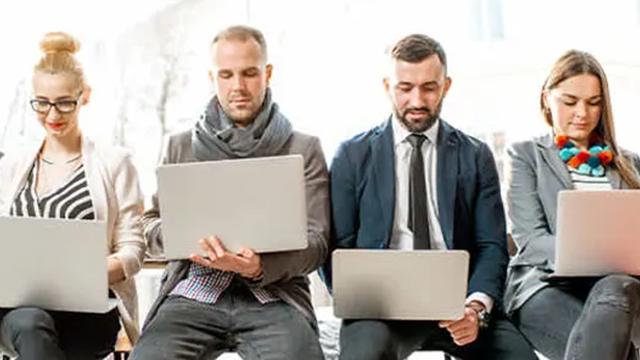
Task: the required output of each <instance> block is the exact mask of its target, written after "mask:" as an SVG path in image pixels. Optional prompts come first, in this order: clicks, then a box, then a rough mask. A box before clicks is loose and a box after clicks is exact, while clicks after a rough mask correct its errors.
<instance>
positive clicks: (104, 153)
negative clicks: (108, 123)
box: [83, 138, 135, 175]
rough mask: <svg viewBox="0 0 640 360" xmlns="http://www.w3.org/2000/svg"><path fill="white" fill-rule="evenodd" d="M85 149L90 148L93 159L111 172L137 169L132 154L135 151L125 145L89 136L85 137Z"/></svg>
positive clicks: (115, 173) (114, 173) (116, 172)
mask: <svg viewBox="0 0 640 360" xmlns="http://www.w3.org/2000/svg"><path fill="white" fill-rule="evenodd" d="M83 141H85V142H86V144H85V145H84V148H85V149H90V154H89V155H88V156H92V159H91V161H99V162H100V163H102V165H103V166H104V167H106V168H107V169H108V171H109V173H110V174H113V175H117V174H119V173H122V172H126V173H128V172H132V171H135V167H134V165H133V161H132V156H133V153H132V151H131V150H130V149H128V148H125V147H123V146H118V145H112V144H108V143H104V142H98V141H94V140H92V139H89V138H85V139H84V140H83Z"/></svg>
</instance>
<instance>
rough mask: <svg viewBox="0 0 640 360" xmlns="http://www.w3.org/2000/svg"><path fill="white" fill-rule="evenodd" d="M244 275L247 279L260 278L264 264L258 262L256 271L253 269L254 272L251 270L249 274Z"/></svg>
mask: <svg viewBox="0 0 640 360" xmlns="http://www.w3.org/2000/svg"><path fill="white" fill-rule="evenodd" d="M243 276H244V277H246V278H247V279H251V280H255V279H257V278H259V277H260V276H262V264H258V266H257V267H256V270H255V271H253V272H251V273H249V274H246V275H243Z"/></svg>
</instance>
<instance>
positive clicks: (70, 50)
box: [34, 32, 86, 89]
mask: <svg viewBox="0 0 640 360" xmlns="http://www.w3.org/2000/svg"><path fill="white" fill-rule="evenodd" d="M40 50H42V52H43V54H42V57H41V58H40V61H39V62H38V63H37V64H36V66H35V68H34V71H36V72H38V71H40V72H44V73H47V74H62V73H67V74H71V75H72V76H73V77H74V81H75V85H76V86H77V87H78V88H79V89H82V88H84V87H85V85H86V82H85V76H84V71H83V70H82V66H81V65H80V62H79V61H78V59H76V57H75V55H74V54H75V53H76V52H78V50H80V42H79V41H78V39H76V38H75V37H73V36H71V35H69V34H67V33H64V32H50V33H47V34H46V35H45V36H44V38H43V39H42V40H41V41H40Z"/></svg>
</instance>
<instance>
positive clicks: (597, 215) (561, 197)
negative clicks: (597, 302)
mask: <svg viewBox="0 0 640 360" xmlns="http://www.w3.org/2000/svg"><path fill="white" fill-rule="evenodd" d="M617 272H623V273H630V274H635V275H639V274H640V191H638V190H564V191H560V192H559V194H558V217H557V234H556V263H555V272H554V275H556V276H599V275H605V274H610V273H617Z"/></svg>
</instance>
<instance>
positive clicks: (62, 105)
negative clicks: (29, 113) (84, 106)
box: [29, 93, 82, 114]
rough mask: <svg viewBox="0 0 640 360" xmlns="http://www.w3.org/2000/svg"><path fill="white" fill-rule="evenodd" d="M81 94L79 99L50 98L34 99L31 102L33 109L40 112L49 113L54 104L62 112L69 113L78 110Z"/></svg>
mask: <svg viewBox="0 0 640 360" xmlns="http://www.w3.org/2000/svg"><path fill="white" fill-rule="evenodd" d="M81 95H82V93H80V94H78V99H76V100H60V101H55V102H51V101H49V100H42V99H33V100H31V101H29V103H30V104H31V108H32V109H33V111H35V112H37V113H38V114H46V113H48V112H49V110H51V107H52V106H53V107H55V108H56V110H58V112H59V113H60V114H69V113H72V112H74V111H75V110H76V107H78V103H79V102H80V99H79V98H80V96H81Z"/></svg>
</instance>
